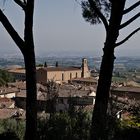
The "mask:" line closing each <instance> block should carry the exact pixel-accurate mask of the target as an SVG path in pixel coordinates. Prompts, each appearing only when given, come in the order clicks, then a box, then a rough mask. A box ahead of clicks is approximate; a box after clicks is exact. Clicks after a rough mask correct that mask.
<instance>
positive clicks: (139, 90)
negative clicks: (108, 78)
mask: <svg viewBox="0 0 140 140" xmlns="http://www.w3.org/2000/svg"><path fill="white" fill-rule="evenodd" d="M112 91H120V92H121V91H122V92H135V93H139V94H140V88H139V87H117V88H113V89H112Z"/></svg>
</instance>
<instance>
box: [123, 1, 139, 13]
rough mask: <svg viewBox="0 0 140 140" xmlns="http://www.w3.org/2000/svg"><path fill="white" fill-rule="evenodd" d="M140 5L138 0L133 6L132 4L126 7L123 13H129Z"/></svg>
mask: <svg viewBox="0 0 140 140" xmlns="http://www.w3.org/2000/svg"><path fill="white" fill-rule="evenodd" d="M139 5H140V1H138V2H136V3H135V4H133V5H132V6H130V7H129V8H127V9H125V10H124V11H123V14H127V13H129V12H130V11H132V10H133V9H135V8H136V7H138V6H139Z"/></svg>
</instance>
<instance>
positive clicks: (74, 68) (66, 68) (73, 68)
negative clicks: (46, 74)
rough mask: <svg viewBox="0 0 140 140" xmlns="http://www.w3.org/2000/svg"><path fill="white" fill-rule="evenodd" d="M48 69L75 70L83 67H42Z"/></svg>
mask: <svg viewBox="0 0 140 140" xmlns="http://www.w3.org/2000/svg"><path fill="white" fill-rule="evenodd" d="M41 69H43V70H46V71H75V70H81V67H46V68H45V67H44V68H41Z"/></svg>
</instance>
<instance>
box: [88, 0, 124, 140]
mask: <svg viewBox="0 0 140 140" xmlns="http://www.w3.org/2000/svg"><path fill="white" fill-rule="evenodd" d="M125 1H126V0H114V1H111V2H112V6H111V17H110V20H109V27H108V30H107V33H106V41H105V46H104V49H103V53H104V54H103V58H102V63H101V67H100V76H99V81H98V87H97V92H96V101H95V106H94V111H93V116H92V127H91V135H90V140H108V134H107V131H106V125H107V120H106V119H107V109H108V100H109V92H110V86H111V80H112V73H113V67H114V59H115V57H114V48H115V43H116V40H117V38H118V36H119V27H120V24H121V20H122V16H123V10H124V5H125Z"/></svg>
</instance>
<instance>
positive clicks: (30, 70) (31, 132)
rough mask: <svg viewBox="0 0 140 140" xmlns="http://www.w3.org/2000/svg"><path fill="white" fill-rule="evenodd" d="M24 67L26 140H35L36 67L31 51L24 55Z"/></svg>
mask: <svg viewBox="0 0 140 140" xmlns="http://www.w3.org/2000/svg"><path fill="white" fill-rule="evenodd" d="M24 61H25V67H26V77H27V78H26V90H27V91H26V132H25V139H26V140H37V102H36V99H37V93H36V91H37V90H36V67H35V54H34V51H33V50H28V51H26V54H25V55H24Z"/></svg>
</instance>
